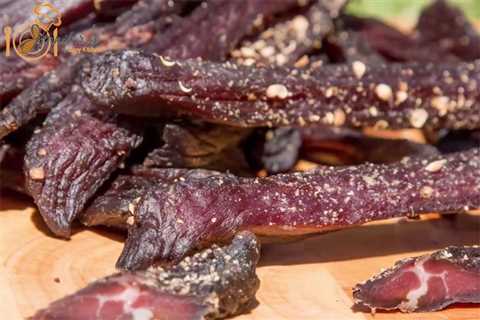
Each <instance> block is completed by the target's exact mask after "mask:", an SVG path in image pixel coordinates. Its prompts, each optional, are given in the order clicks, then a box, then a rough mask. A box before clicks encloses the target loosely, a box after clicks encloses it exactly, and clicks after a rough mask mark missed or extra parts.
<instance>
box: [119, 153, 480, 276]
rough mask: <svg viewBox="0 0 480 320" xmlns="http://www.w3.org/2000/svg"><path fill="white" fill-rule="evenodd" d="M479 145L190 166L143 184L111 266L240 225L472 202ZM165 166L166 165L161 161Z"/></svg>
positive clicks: (323, 226) (173, 250) (147, 258)
mask: <svg viewBox="0 0 480 320" xmlns="http://www.w3.org/2000/svg"><path fill="white" fill-rule="evenodd" d="M479 169H480V151H479V150H478V149H474V150H470V151H466V152H462V153H454V154H450V155H447V156H437V157H431V158H428V157H427V158H411V159H405V160H403V161H402V162H399V163H394V164H390V165H375V164H364V165H359V166H354V167H341V168H339V167H324V168H320V169H317V170H313V171H309V172H303V173H292V174H283V175H276V176H271V177H268V178H256V179H253V178H239V177H235V176H233V175H229V174H225V173H218V172H212V171H206V170H191V171H189V172H188V173H187V174H185V175H183V176H182V177H180V178H178V179H177V181H175V182H174V183H170V184H166V185H159V186H155V187H154V188H151V189H150V190H149V191H148V192H145V193H144V195H143V196H142V197H141V199H140V200H138V201H137V202H135V203H134V204H133V206H132V210H131V211H133V219H132V224H131V225H130V227H129V236H128V239H127V242H126V245H125V248H124V251H123V253H122V255H121V257H120V259H119V261H118V266H119V267H121V268H125V269H138V268H144V267H146V266H148V265H150V264H151V263H153V262H154V261H155V260H157V259H161V260H174V261H178V260H179V259H181V258H182V257H183V256H184V255H185V254H187V253H188V252H190V251H191V250H193V249H194V248H197V247H199V246H204V245H207V244H208V243H211V242H214V241H221V240H223V239H228V238H230V237H231V236H232V235H233V234H234V233H235V232H236V231H237V230H242V229H248V230H251V231H254V232H255V233H258V234H263V235H293V234H306V233H315V232H322V231H329V230H335V229H340V228H344V227H347V226H353V225H358V224H362V223H365V222H368V221H372V220H380V219H387V218H391V217H399V216H410V215H412V214H420V213H426V212H455V211H462V210H465V208H480V170H479ZM165 170H169V169H165Z"/></svg>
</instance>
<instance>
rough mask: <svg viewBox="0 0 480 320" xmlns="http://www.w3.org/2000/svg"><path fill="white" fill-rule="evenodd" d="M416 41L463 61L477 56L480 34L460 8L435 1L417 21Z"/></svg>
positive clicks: (440, 0)
mask: <svg viewBox="0 0 480 320" xmlns="http://www.w3.org/2000/svg"><path fill="white" fill-rule="evenodd" d="M416 38H417V41H418V42H420V43H423V44H431V45H432V47H433V46H436V47H438V48H440V49H441V50H442V51H445V52H449V53H451V54H453V55H455V56H457V57H459V58H460V59H462V60H464V61H473V60H476V59H480V35H479V34H478V32H477V30H476V29H475V27H474V26H473V25H472V24H471V23H470V22H469V21H468V19H467V17H465V14H464V13H463V12H462V10H460V9H459V8H456V7H454V6H451V5H449V4H448V2H447V1H444V0H437V1H435V2H433V3H432V4H431V5H430V6H429V7H427V8H426V9H425V10H424V11H423V12H422V14H421V15H420V18H419V20H418V24H417V27H416Z"/></svg>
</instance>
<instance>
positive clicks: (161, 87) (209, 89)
mask: <svg viewBox="0 0 480 320" xmlns="http://www.w3.org/2000/svg"><path fill="white" fill-rule="evenodd" d="M119 70H121V72H120V71H119ZM479 70H480V63H479V62H473V63H460V64H442V65H439V64H417V63H412V64H395V65H363V67H362V68H361V69H360V68H358V66H353V65H340V66H338V65H332V66H329V65H327V66H324V67H322V68H316V69H314V70H311V71H307V70H303V71H301V70H297V69H288V68H250V67H245V66H238V65H236V64H232V63H230V62H226V63H212V62H207V61H199V60H181V61H169V63H165V60H164V59H162V57H158V56H152V55H144V54H141V53H139V52H136V51H123V52H119V53H113V54H105V55H102V56H99V57H98V58H97V59H95V61H94V66H93V67H92V68H91V69H90V70H88V71H87V72H84V73H83V75H82V79H83V80H82V84H83V87H84V89H85V91H86V93H87V95H88V96H89V97H90V98H91V99H92V100H93V101H94V102H95V103H98V104H100V105H103V106H105V107H111V108H112V109H113V110H115V111H117V112H120V113H126V114H134V115H135V114H138V113H139V112H137V111H136V109H137V106H138V105H141V106H142V108H141V109H142V112H141V113H142V115H145V113H147V114H150V115H162V114H165V112H166V111H175V112H178V113H183V114H187V115H189V116H192V117H196V118H199V119H202V120H204V121H208V122H216V123H223V124H227V125H231V126H242V127H252V126H289V125H294V124H297V125H299V126H305V125H320V124H326V125H335V126H342V125H347V126H353V127H366V126H376V127H380V128H412V127H413V128H432V129H435V128H452V129H461V128H465V129H471V128H477V127H479V126H480V104H479V103H478V90H477V89H476V88H477V83H478V82H479V80H480V79H478V78H479V75H480V72H478V71H479ZM148 111H150V112H148Z"/></svg>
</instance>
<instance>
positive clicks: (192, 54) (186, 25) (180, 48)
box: [145, 0, 298, 61]
mask: <svg viewBox="0 0 480 320" xmlns="http://www.w3.org/2000/svg"><path fill="white" fill-rule="evenodd" d="M297 4H298V2H297V0H284V1H271V0H243V1H230V0H214V1H210V2H204V3H202V5H201V6H200V7H198V8H197V9H196V10H194V12H192V14H191V15H190V16H188V17H186V18H184V19H181V20H179V21H177V22H176V23H174V24H173V25H172V27H171V28H170V29H169V30H168V31H167V32H166V33H163V34H159V35H158V36H157V37H156V39H153V40H152V42H151V44H149V45H148V46H147V47H146V48H145V50H146V51H147V52H152V53H158V54H162V55H166V56H169V57H174V58H176V59H185V58H196V57H200V58H204V59H207V58H208V60H214V61H223V60H225V58H226V56H227V55H228V53H229V52H230V51H231V50H232V49H233V48H234V47H235V45H236V44H237V43H238V42H239V41H240V39H241V38H242V37H243V36H245V35H246V34H247V33H248V32H249V31H250V29H251V28H252V27H253V24H254V22H255V20H256V19H257V17H258V16H262V15H263V16H271V15H273V14H275V13H278V12H282V11H286V10H288V9H290V8H293V7H295V6H297ZM212 39H214V40H213V41H212Z"/></svg>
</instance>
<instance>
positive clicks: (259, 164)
mask: <svg viewBox="0 0 480 320" xmlns="http://www.w3.org/2000/svg"><path fill="white" fill-rule="evenodd" d="M301 145H302V138H301V135H300V132H299V130H298V129H296V128H277V129H270V130H258V131H257V132H256V133H254V134H253V135H252V136H251V137H249V139H248V140H247V142H246V145H245V152H246V154H247V158H248V159H249V163H250V164H251V166H252V167H253V168H255V169H257V170H258V169H265V170H267V172H268V173H272V174H275V173H280V172H286V171H288V170H290V169H291V168H293V166H294V165H295V163H296V162H297V160H298V155H299V152H300V147H301Z"/></svg>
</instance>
